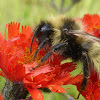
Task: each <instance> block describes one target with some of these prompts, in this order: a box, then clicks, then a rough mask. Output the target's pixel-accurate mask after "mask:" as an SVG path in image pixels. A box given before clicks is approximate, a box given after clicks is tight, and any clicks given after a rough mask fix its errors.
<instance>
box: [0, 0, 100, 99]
mask: <svg viewBox="0 0 100 100" xmlns="http://www.w3.org/2000/svg"><path fill="white" fill-rule="evenodd" d="M64 10H66V11H65V12H64ZM61 13H64V14H66V16H68V17H74V18H75V17H83V16H84V14H87V13H91V14H94V13H98V14H100V0H0V32H1V33H2V34H4V30H5V25H6V24H7V23H9V22H11V21H14V22H20V23H21V24H22V25H29V26H32V27H33V29H34V27H35V26H36V25H37V24H38V23H39V21H40V20H41V19H45V18H47V17H48V16H50V15H57V14H61ZM80 66H81V64H78V67H79V68H78V69H77V70H76V71H74V72H73V74H74V75H75V74H78V73H79V72H80V70H81V69H80ZM3 84H4V79H1V78H0V89H2V87H3ZM65 88H71V89H69V90H68V94H69V95H71V96H72V97H74V98H76V97H77V95H78V92H77V89H76V87H75V86H72V85H68V86H65ZM44 97H45V100H67V99H66V96H64V95H62V94H57V93H50V94H47V93H44ZM79 100H84V98H83V97H82V96H81V97H80V98H79Z"/></svg>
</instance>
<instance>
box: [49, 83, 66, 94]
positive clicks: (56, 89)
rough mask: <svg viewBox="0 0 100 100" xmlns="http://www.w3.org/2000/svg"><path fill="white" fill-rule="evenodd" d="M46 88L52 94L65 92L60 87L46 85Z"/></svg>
mask: <svg viewBox="0 0 100 100" xmlns="http://www.w3.org/2000/svg"><path fill="white" fill-rule="evenodd" d="M47 87H48V88H49V89H50V90H51V91H52V92H57V93H66V91H65V90H64V89H63V88H62V87H61V86H60V85H47Z"/></svg>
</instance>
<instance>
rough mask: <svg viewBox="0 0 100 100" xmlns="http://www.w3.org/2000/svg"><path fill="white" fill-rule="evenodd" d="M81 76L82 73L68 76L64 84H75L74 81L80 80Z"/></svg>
mask: <svg viewBox="0 0 100 100" xmlns="http://www.w3.org/2000/svg"><path fill="white" fill-rule="evenodd" d="M82 78H83V76H82V75H76V76H74V77H70V78H69V80H67V81H66V82H65V84H64V85H67V84H76V83H79V82H82Z"/></svg>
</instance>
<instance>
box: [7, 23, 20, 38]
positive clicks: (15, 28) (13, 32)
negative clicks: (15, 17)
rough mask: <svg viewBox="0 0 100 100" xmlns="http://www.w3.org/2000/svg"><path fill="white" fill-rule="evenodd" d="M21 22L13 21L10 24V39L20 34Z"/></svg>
mask: <svg viewBox="0 0 100 100" xmlns="http://www.w3.org/2000/svg"><path fill="white" fill-rule="evenodd" d="M19 28H20V23H18V24H17V23H15V22H11V23H9V25H8V39H11V38H13V37H16V36H19Z"/></svg>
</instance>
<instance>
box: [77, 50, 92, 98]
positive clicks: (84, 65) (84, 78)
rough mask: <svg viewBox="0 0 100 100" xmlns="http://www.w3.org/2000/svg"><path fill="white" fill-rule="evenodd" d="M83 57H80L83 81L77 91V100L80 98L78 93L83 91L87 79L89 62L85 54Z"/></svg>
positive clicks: (85, 53)
mask: <svg viewBox="0 0 100 100" xmlns="http://www.w3.org/2000/svg"><path fill="white" fill-rule="evenodd" d="M82 55H83V57H82V60H83V75H84V77H83V81H82V83H81V87H80V91H79V95H78V97H77V99H78V98H79V96H80V93H81V92H82V91H83V90H85V87H86V84H87V80H88V77H89V68H88V67H89V63H90V60H89V57H88V55H87V52H84V53H83V54H82Z"/></svg>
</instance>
